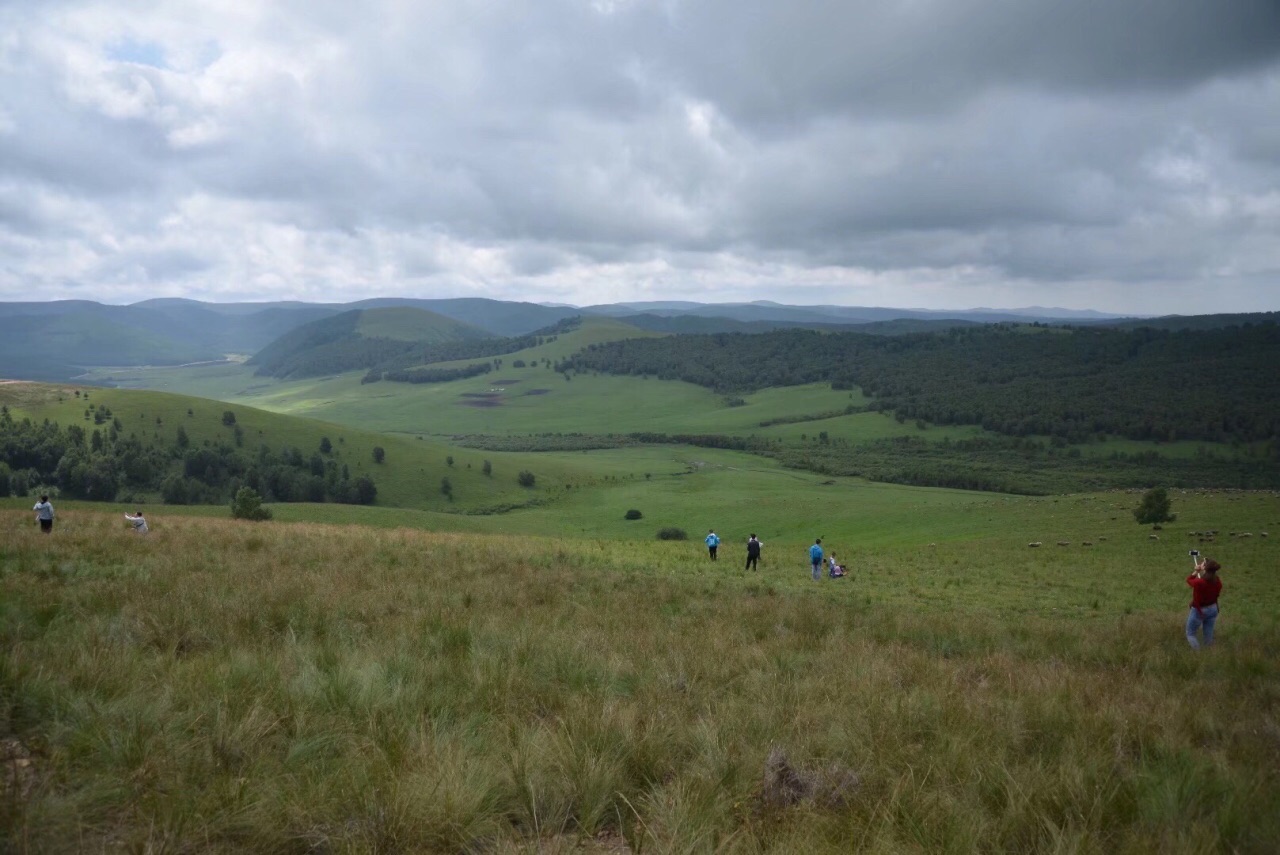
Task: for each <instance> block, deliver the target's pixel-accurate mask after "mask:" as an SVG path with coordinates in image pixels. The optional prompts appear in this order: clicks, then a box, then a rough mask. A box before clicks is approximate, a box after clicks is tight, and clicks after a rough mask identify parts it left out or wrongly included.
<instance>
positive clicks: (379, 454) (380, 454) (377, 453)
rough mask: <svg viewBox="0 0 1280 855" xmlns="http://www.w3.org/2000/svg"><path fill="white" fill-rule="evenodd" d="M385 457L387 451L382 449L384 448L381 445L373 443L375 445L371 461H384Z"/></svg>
mask: <svg viewBox="0 0 1280 855" xmlns="http://www.w3.org/2000/svg"><path fill="white" fill-rule="evenodd" d="M386 459H387V452H386V449H384V448H383V447H382V446H380V445H375V446H374V447H373V462H374V463H381V462H382V461H384V460H386Z"/></svg>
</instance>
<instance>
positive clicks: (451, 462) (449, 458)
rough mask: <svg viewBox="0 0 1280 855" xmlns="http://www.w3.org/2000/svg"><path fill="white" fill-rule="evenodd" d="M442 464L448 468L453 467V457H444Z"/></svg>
mask: <svg viewBox="0 0 1280 855" xmlns="http://www.w3.org/2000/svg"><path fill="white" fill-rule="evenodd" d="M444 462H445V463H447V464H449V465H450V466H452V465H453V455H452V454H450V455H449V456H448V457H446V458H445V459H444Z"/></svg>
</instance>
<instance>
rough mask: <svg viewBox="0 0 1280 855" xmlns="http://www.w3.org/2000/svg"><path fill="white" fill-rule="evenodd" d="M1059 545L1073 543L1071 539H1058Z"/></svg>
mask: <svg viewBox="0 0 1280 855" xmlns="http://www.w3.org/2000/svg"><path fill="white" fill-rule="evenodd" d="M1058 545H1059V546H1070V545H1071V541H1069V540H1060V541H1058Z"/></svg>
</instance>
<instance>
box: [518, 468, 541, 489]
mask: <svg viewBox="0 0 1280 855" xmlns="http://www.w3.org/2000/svg"><path fill="white" fill-rule="evenodd" d="M536 480H537V479H536V478H534V476H533V473H532V472H530V471H529V470H528V469H522V470H521V471H520V474H519V475H517V476H516V482H517V483H519V485H520V486H521V487H532V486H533V484H534V482H535V481H536Z"/></svg>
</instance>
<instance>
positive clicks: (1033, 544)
mask: <svg viewBox="0 0 1280 855" xmlns="http://www.w3.org/2000/svg"><path fill="white" fill-rule="evenodd" d="M1041 545H1043V544H1041V543H1040V541H1038V540H1033V541H1031V542H1030V543H1028V544H1027V546H1030V547H1031V548H1032V549H1035V548H1036V547H1037V546H1041Z"/></svg>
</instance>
